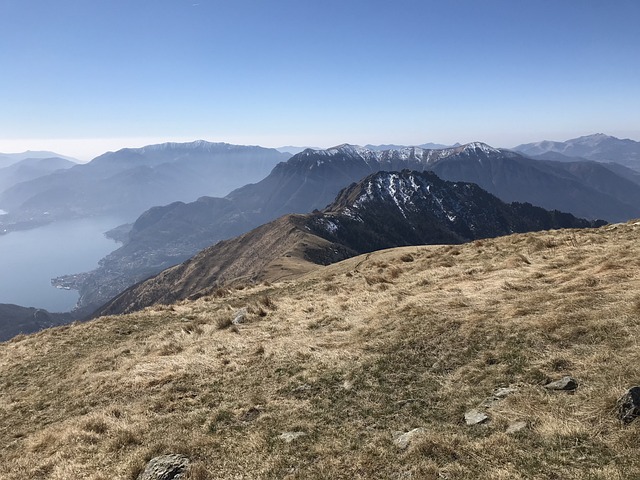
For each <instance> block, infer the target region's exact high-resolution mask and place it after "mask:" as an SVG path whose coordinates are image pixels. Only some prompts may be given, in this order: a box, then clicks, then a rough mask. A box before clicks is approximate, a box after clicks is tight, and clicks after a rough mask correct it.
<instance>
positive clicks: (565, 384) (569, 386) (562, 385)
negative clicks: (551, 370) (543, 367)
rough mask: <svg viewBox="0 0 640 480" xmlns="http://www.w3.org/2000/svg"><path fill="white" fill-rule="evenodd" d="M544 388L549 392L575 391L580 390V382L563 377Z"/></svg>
mask: <svg viewBox="0 0 640 480" xmlns="http://www.w3.org/2000/svg"><path fill="white" fill-rule="evenodd" d="M544 388H546V389H548V390H575V389H576V388H578V381H577V380H576V379H575V378H573V377H569V376H566V377H562V378H561V379H560V380H556V381H555V382H551V383H547V384H546V385H545V386H544Z"/></svg>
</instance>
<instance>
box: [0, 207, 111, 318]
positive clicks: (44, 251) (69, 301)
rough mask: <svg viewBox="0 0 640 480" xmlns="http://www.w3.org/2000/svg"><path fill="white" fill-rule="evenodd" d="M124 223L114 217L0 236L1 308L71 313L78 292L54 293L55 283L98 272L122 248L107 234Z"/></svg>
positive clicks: (64, 223)
mask: <svg viewBox="0 0 640 480" xmlns="http://www.w3.org/2000/svg"><path fill="white" fill-rule="evenodd" d="M122 223H123V222H122V221H120V220H118V219H115V218H91V219H81V220H70V221H66V222H56V223H52V224H51V225H46V226H44V227H40V228H35V229H33V230H25V231H18V232H11V233H9V234H7V235H0V303H15V304H17V305H22V306H24V307H37V308H44V309H46V310H49V311H51V312H65V311H69V310H71V309H72V308H73V307H74V306H75V304H76V302H77V300H78V292H76V291H74V290H63V289H58V288H54V287H52V286H51V279H52V278H54V277H58V276H60V275H64V274H69V273H80V272H85V271H88V270H92V269H94V268H96V267H97V266H98V260H100V259H101V258H102V257H104V256H105V255H107V254H109V253H110V252H112V251H113V250H115V249H116V248H118V246H119V245H118V244H117V243H116V242H114V241H112V240H109V239H107V238H106V237H105V236H104V232H106V231H107V230H110V229H111V228H113V227H115V226H117V225H120V224H122Z"/></svg>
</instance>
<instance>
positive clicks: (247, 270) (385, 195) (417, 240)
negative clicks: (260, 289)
mask: <svg viewBox="0 0 640 480" xmlns="http://www.w3.org/2000/svg"><path fill="white" fill-rule="evenodd" d="M603 223H604V222H589V221H587V220H582V219H577V218H575V217H574V216H573V215H571V214H567V213H561V212H558V211H552V212H549V211H547V210H544V209H542V208H540V207H534V206H532V205H531V204H526V203H512V204H506V203H504V202H502V201H501V200H499V199H498V198H496V197H495V196H493V195H491V194H489V193H487V192H486V191H484V190H482V189H481V188H480V187H478V186H477V185H475V184H471V183H463V182H456V183H453V182H447V181H444V180H441V179H440V178H438V176H437V175H436V174H435V173H433V172H415V171H410V170H403V171H401V172H377V173H374V174H372V175H369V176H368V177H366V178H364V179H363V180H361V181H360V182H358V183H354V184H352V185H350V186H349V187H348V188H345V189H344V190H342V191H341V192H340V193H339V194H338V196H337V198H336V199H335V201H334V202H333V203H332V204H331V205H329V206H327V207H326V208H325V209H323V210H322V211H321V212H320V211H316V212H314V213H310V214H307V215H291V214H290V215H285V216H283V217H280V218H278V219H277V220H275V221H272V222H270V223H267V224H265V225H262V226H260V227H258V228H256V229H254V230H252V231H250V232H248V233H246V234H244V235H241V236H239V237H236V238H234V239H231V240H227V241H222V242H219V243H217V244H216V245H214V246H211V247H209V248H207V249H205V250H203V251H202V252H200V253H199V254H197V255H196V256H194V257H193V258H191V259H190V260H188V261H186V262H185V263H183V264H181V265H178V266H176V267H173V268H170V269H168V270H165V271H164V272H162V273H160V274H159V275H157V276H156V277H153V278H151V279H149V280H146V281H144V282H142V283H140V284H138V285H136V286H134V287H132V288H130V289H128V290H126V291H125V292H124V293H122V294H120V295H119V296H117V297H116V298H115V299H113V300H112V301H111V302H109V303H108V304H107V305H106V306H104V307H103V308H101V309H100V310H99V311H98V312H97V314H98V315H111V314H119V313H128V312H131V311H135V310H139V309H141V308H144V307H148V306H151V305H154V304H157V303H163V304H168V303H173V302H175V301H177V300H183V299H186V298H197V297H200V296H204V295H210V294H212V293H213V292H214V291H215V290H216V289H217V288H219V287H221V286H223V285H228V284H232V283H234V282H236V283H237V282H242V283H255V282H260V281H270V282H272V281H276V280H281V279H283V278H291V277H294V276H297V275H299V274H301V273H304V272H307V271H309V270H311V269H312V268H313V266H314V265H317V264H320V265H328V264H331V263H335V262H338V261H341V260H344V259H346V258H349V257H353V256H356V255H360V254H362V253H369V252H372V251H376V250H382V249H386V248H392V247H399V246H408V245H425V244H458V243H463V242H468V241H471V240H476V239H480V238H487V237H495V236H501V235H507V234H510V233H514V232H528V231H536V230H548V229H556V228H586V227H593V226H599V225H602V224H603Z"/></svg>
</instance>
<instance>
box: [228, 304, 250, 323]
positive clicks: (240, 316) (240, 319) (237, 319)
mask: <svg viewBox="0 0 640 480" xmlns="http://www.w3.org/2000/svg"><path fill="white" fill-rule="evenodd" d="M246 321H247V309H246V308H241V309H240V310H238V311H237V312H236V313H235V314H234V316H233V320H231V323H233V324H234V325H240V324H241V323H244V322H246Z"/></svg>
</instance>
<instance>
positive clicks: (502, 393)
mask: <svg viewBox="0 0 640 480" xmlns="http://www.w3.org/2000/svg"><path fill="white" fill-rule="evenodd" d="M513 392H515V389H513V388H511V387H499V388H496V389H495V390H494V391H493V396H494V397H496V398H505V397H507V396H509V395H511V394H512V393H513Z"/></svg>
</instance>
